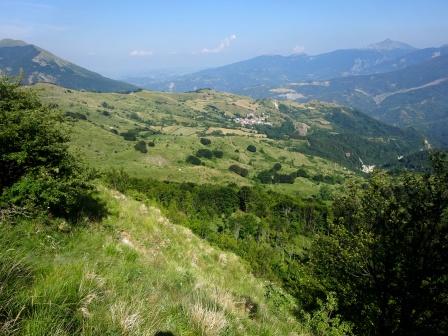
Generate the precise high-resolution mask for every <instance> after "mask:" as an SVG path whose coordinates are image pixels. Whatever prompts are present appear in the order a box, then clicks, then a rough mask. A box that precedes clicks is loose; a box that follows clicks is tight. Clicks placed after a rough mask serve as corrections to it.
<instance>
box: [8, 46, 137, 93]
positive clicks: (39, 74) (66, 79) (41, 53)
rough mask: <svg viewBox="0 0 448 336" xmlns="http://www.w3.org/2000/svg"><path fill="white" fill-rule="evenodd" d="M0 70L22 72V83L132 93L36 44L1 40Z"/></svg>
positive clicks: (125, 86) (123, 85)
mask: <svg viewBox="0 0 448 336" xmlns="http://www.w3.org/2000/svg"><path fill="white" fill-rule="evenodd" d="M0 73H2V74H6V75H10V76H17V75H19V74H22V75H23V82H24V83H25V84H34V83H38V82H44V83H53V84H57V85H60V86H63V87H66V88H70V89H77V90H87V91H97V92H131V91H136V90H138V87H136V86H135V85H132V84H128V83H124V82H121V81H116V80H113V79H109V78H106V77H103V76H101V75H100V74H97V73H95V72H92V71H89V70H87V69H84V68H82V67H80V66H77V65H75V64H73V63H70V62H68V61H66V60H63V59H61V58H59V57H57V56H55V55H53V54H51V53H50V52H48V51H46V50H43V49H41V48H39V47H37V46H35V45H32V44H28V43H26V42H23V41H16V40H10V39H5V40H0Z"/></svg>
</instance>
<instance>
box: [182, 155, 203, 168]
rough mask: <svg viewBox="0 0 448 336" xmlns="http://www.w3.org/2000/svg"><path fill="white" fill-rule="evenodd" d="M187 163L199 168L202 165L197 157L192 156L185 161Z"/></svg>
mask: <svg viewBox="0 0 448 336" xmlns="http://www.w3.org/2000/svg"><path fill="white" fill-rule="evenodd" d="M185 161H186V162H187V163H190V164H192V165H195V166H199V165H201V164H202V161H201V159H199V158H198V157H196V156H194V155H188V157H187V159H186V160H185Z"/></svg>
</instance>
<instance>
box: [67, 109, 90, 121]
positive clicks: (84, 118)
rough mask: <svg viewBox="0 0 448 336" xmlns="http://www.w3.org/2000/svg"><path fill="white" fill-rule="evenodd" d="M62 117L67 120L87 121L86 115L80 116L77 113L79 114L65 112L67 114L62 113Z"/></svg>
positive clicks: (80, 114)
mask: <svg viewBox="0 0 448 336" xmlns="http://www.w3.org/2000/svg"><path fill="white" fill-rule="evenodd" d="M64 115H65V116H66V117H69V118H71V119H74V120H87V117H86V115H85V114H82V113H79V112H70V111H67V112H65V113H64Z"/></svg>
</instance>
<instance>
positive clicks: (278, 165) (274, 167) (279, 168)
mask: <svg viewBox="0 0 448 336" xmlns="http://www.w3.org/2000/svg"><path fill="white" fill-rule="evenodd" d="M281 169H282V165H281V163H280V162H277V163H275V164H274V166H273V167H272V170H273V171H279V170H281Z"/></svg>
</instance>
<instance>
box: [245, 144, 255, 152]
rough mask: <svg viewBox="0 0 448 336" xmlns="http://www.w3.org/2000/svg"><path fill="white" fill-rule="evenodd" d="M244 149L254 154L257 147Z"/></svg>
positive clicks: (250, 146) (251, 146)
mask: <svg viewBox="0 0 448 336" xmlns="http://www.w3.org/2000/svg"><path fill="white" fill-rule="evenodd" d="M246 149H247V150H248V151H249V152H252V153H255V152H256V151H257V147H255V146H254V145H249V146H247V148H246Z"/></svg>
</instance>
